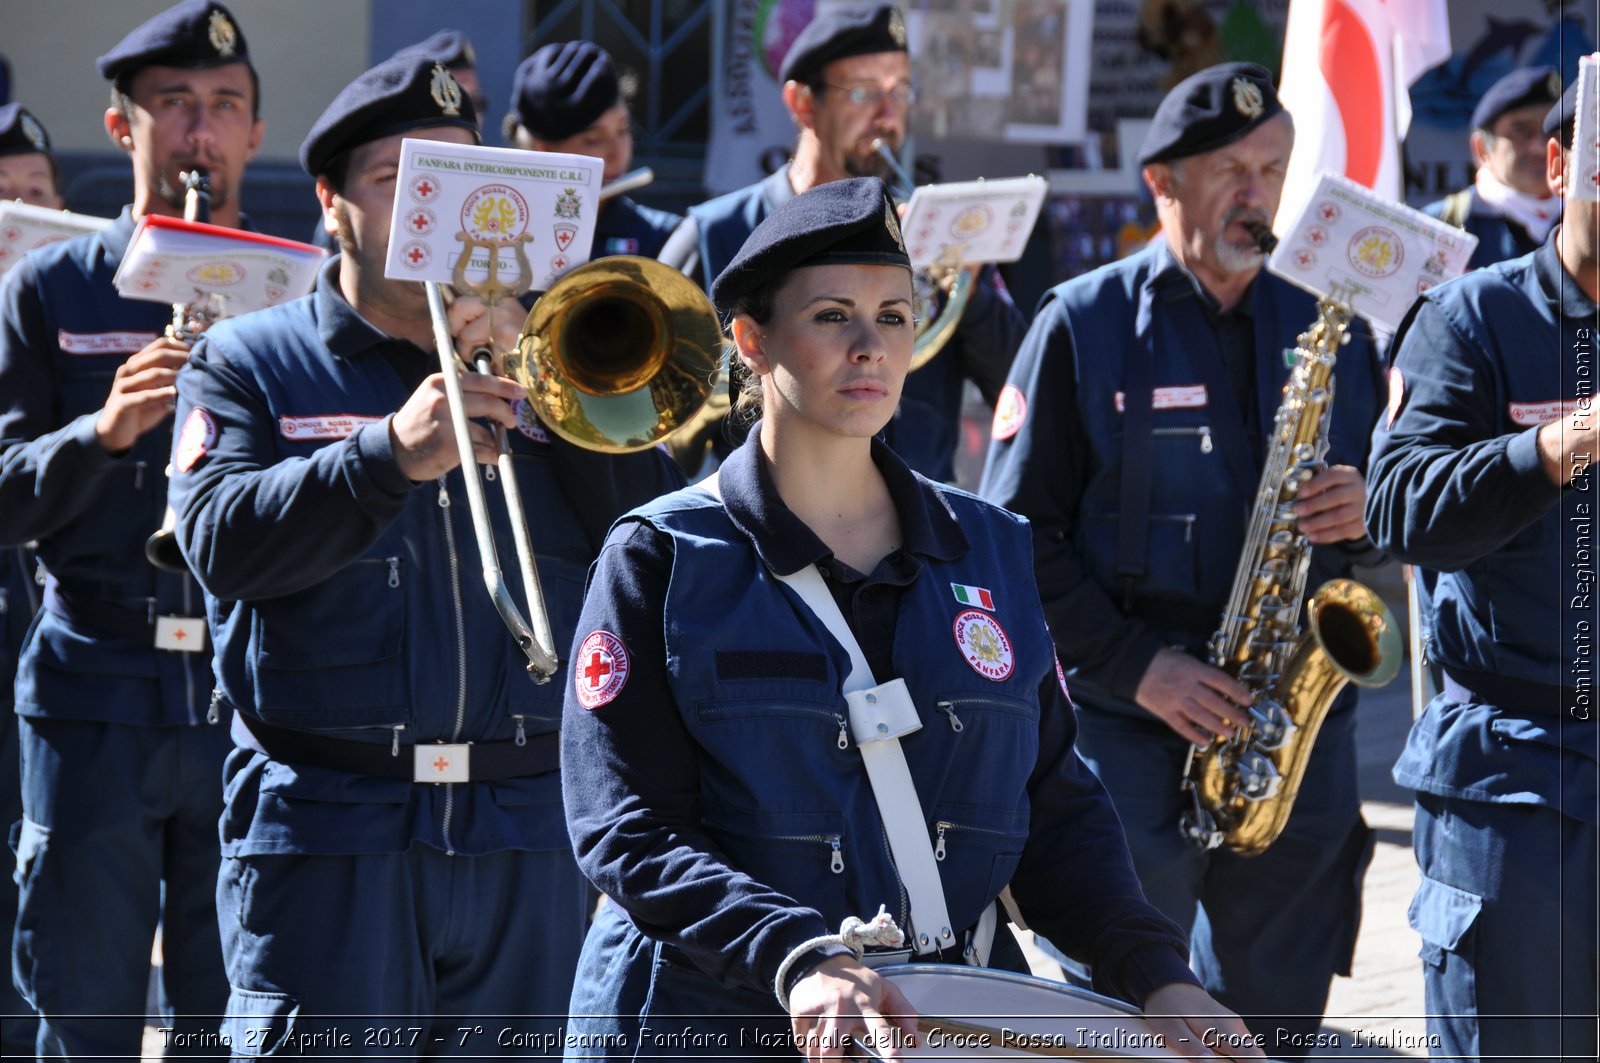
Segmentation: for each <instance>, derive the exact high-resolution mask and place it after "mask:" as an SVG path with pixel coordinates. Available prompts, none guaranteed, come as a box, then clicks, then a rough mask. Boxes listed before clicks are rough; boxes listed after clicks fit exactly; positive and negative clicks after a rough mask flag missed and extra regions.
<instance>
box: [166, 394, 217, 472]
mask: <svg viewBox="0 0 1600 1063" xmlns="http://www.w3.org/2000/svg"><path fill="white" fill-rule="evenodd" d="M216 445H217V422H216V421H215V420H214V419H213V418H212V416H211V415H210V414H209V413H207V412H206V411H205V410H202V409H201V408H200V407H198V406H196V407H195V408H194V409H192V410H190V411H189V416H188V417H187V418H186V419H185V420H184V422H183V428H182V430H181V431H179V433H178V447H177V450H176V451H175V452H174V453H173V456H172V465H173V468H175V469H177V470H178V471H179V472H188V471H189V470H190V469H192V468H194V467H195V465H197V464H198V463H199V461H200V459H201V458H203V457H205V456H206V455H207V454H208V453H210V451H211V448H212V447H214V446H216Z"/></svg>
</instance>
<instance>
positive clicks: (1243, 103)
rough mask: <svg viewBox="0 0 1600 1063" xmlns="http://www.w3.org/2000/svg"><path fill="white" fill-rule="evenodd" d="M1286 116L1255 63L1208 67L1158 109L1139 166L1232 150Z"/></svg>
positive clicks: (1182, 84)
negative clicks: (1265, 124)
mask: <svg viewBox="0 0 1600 1063" xmlns="http://www.w3.org/2000/svg"><path fill="white" fill-rule="evenodd" d="M1282 112H1283V104H1282V103H1280V102H1279V101H1278V93H1277V90H1276V89H1274V88H1273V87H1272V75H1271V74H1269V73H1268V72H1267V70H1266V68H1265V67H1261V66H1257V65H1256V64H1255V63H1221V64H1218V65H1217V66H1211V67H1207V68H1206V69H1204V70H1201V71H1199V72H1198V73H1194V74H1190V75H1189V76H1188V77H1186V78H1184V79H1183V80H1182V81H1180V82H1178V83H1177V84H1176V85H1174V86H1173V87H1172V91H1170V92H1168V93H1167V95H1166V97H1165V98H1163V99H1162V101H1161V103H1160V104H1159V105H1157V107H1156V113H1155V116H1154V117H1153V118H1152V119H1151V120H1150V129H1149V131H1148V132H1147V133H1146V134H1145V137H1144V144H1143V145H1142V146H1141V147H1140V148H1139V165H1140V166H1148V165H1150V164H1151V163H1153V162H1171V161H1173V160H1176V159H1186V158H1188V157H1190V156H1191V155H1202V154H1204V153H1205V152H1208V151H1215V150H1217V149H1218V148H1222V147H1227V146H1228V145H1229V144H1232V143H1235V142H1236V141H1240V140H1243V139H1244V138H1245V137H1247V136H1249V135H1250V134H1251V133H1253V132H1254V131H1255V130H1256V129H1257V128H1258V127H1259V126H1261V125H1262V124H1264V123H1266V122H1268V121H1270V120H1271V119H1272V118H1274V117H1276V116H1277V115H1279V114H1281V113H1282Z"/></svg>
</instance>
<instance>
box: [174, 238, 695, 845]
mask: <svg viewBox="0 0 1600 1063" xmlns="http://www.w3.org/2000/svg"><path fill="white" fill-rule="evenodd" d="M338 270H339V259H338V258H334V259H333V260H331V261H330V262H329V263H328V264H327V265H326V266H324V268H323V271H322V273H321V275H320V277H319V278H318V282H317V289H316V291H315V292H314V293H313V294H311V295H309V296H306V297H305V298H302V299H299V300H296V301H295V302H293V303H289V304H286V305H284V306H280V307H274V308H272V309H270V310H266V311H262V312H260V313H255V314H248V315H245V316H243V317H240V318H237V319H233V320H229V321H224V322H222V323H220V324H218V325H216V326H213V327H212V328H211V329H210V330H209V331H208V332H207V334H206V335H205V336H204V337H203V338H202V339H201V341H200V343H199V344H198V345H197V347H196V349H195V352H194V354H193V356H192V359H191V365H190V367H189V368H188V369H186V370H185V371H184V372H183V373H182V374H181V375H180V379H179V405H178V414H177V416H178V418H179V423H180V425H184V424H189V425H191V437H190V438H191V440H192V439H196V438H198V439H206V438H207V437H208V436H209V437H210V442H209V445H208V446H207V448H206V450H205V453H204V454H203V455H200V456H198V457H196V456H195V454H194V452H193V450H192V448H186V445H185V442H184V436H183V433H181V432H180V433H179V436H178V439H177V443H176V447H175V457H174V469H175V474H174V479H173V489H172V494H173V504H174V506H175V507H176V508H177V510H178V515H179V541H180V543H181V545H182V547H183V551H184V555H185V556H186V557H187V558H188V560H189V563H190V565H191V566H192V567H193V568H194V571H195V574H196V575H197V576H198V577H199V579H200V581H201V583H202V584H204V586H205V588H206V591H207V594H208V600H207V606H208V609H209V613H210V617H211V622H212V628H213V630H214V631H215V639H216V656H215V670H216V675H217V684H218V692H219V697H220V698H222V699H223V700H224V701H225V702H227V703H228V704H231V705H232V706H233V707H234V708H236V709H237V710H238V711H239V712H241V713H242V714H245V715H247V716H249V717H251V718H252V719H258V720H261V721H263V722H265V723H267V724H270V725H275V726H278V727H287V728H296V729H301V730H307V731H317V732H324V733H327V734H329V735H334V736H337V737H340V738H344V739H355V740H365V741H371V742H379V743H383V744H385V745H391V744H398V745H399V746H400V747H401V748H400V754H401V755H402V756H407V757H409V755H410V754H409V751H408V750H406V749H404V748H403V747H404V746H406V745H410V744H412V743H425V742H436V741H454V742H468V741H472V742H492V741H510V740H515V739H516V738H517V737H518V736H521V737H527V736H531V735H537V734H540V733H544V732H549V731H552V730H554V729H555V728H556V727H557V726H558V723H559V719H560V711H561V701H560V699H561V691H560V679H559V677H557V678H556V679H554V680H552V681H551V682H549V683H547V684H544V685H542V686H540V685H536V684H534V683H533V682H532V681H530V679H529V678H528V677H527V675H526V674H525V671H524V658H523V656H522V653H521V651H520V650H518V649H517V648H516V645H515V643H514V642H513V640H512V638H511V635H510V634H509V632H507V630H506V629H505V627H504V625H503V624H502V623H501V621H500V619H499V616H498V614H497V613H495V611H494V608H493V606H492V604H491V603H490V601H489V597H488V594H487V593H486V591H485V589H484V586H483V581H482V578H481V576H480V575H479V559H478V557H477V556H476V555H477V551H476V548H475V544H474V539H473V532H472V528H471V522H470V516H469V513H468V510H467V505H466V491H465V486H464V483H463V479H462V473H461V470H459V469H457V470H455V471H453V472H451V473H450V474H449V475H447V476H444V477H441V478H439V479H438V480H436V481H432V482H428V483H422V484H413V483H412V482H411V481H409V480H408V479H406V477H405V475H404V474H403V473H401V471H400V467H399V465H398V463H397V461H396V458H395V455H394V453H393V451H392V449H391V447H390V436H389V420H390V416H391V415H392V414H393V412H394V411H395V410H398V409H399V408H400V407H401V406H402V405H403V404H404V402H405V400H406V399H407V398H408V397H409V396H410V395H411V393H412V392H413V391H414V390H415V389H416V387H417V386H418V385H419V384H420V383H421V382H422V380H423V379H424V377H426V376H427V375H428V374H429V373H431V372H436V371H437V369H438V361H437V358H436V357H435V356H434V355H433V354H431V353H425V352H423V351H421V350H419V349H418V348H416V347H415V346H413V345H412V344H410V343H409V342H406V341H402V340H396V339H393V338H391V337H388V336H386V335H384V334H383V333H381V332H379V331H378V330H377V329H375V328H374V327H373V326H372V325H370V324H369V323H368V322H367V321H366V320H365V319H363V318H362V317H361V316H360V315H359V314H357V313H356V312H355V311H354V310H353V309H352V308H351V307H350V304H349V303H347V302H346V301H345V299H344V297H343V296H342V295H341V294H340V291H339V286H338ZM519 411H520V413H521V415H522V416H521V419H522V422H523V423H522V430H521V431H518V432H512V433H510V437H511V440H512V444H513V448H514V451H515V455H516V463H517V466H518V475H519V478H520V480H521V486H522V490H523V492H524V493H525V501H526V504H527V508H528V514H529V526H530V531H531V533H532V536H533V543H534V547H535V551H536V553H537V554H538V557H539V570H540V575H541V577H542V580H543V583H544V593H545V597H546V601H547V604H548V606H549V612H550V619H551V626H552V627H553V629H554V631H555V634H556V638H557V639H558V642H557V646H558V648H559V647H563V646H565V643H566V639H567V638H568V637H570V633H571V631H572V628H573V624H574V622H575V621H576V618H577V612H578V606H579V601H580V595H581V589H582V580H583V575H584V571H585V569H586V568H587V566H588V564H589V562H590V561H591V560H592V559H593V557H594V555H595V553H596V551H597V550H598V549H599V544H600V542H601V540H602V537H603V535H604V532H605V528H606V527H607V526H608V525H609V523H610V522H611V521H612V520H614V519H615V518H616V517H617V516H618V515H619V514H621V513H622V512H624V511H626V510H627V509H628V508H629V507H631V506H633V505H636V504H638V503H640V502H643V501H645V500H647V499H650V498H653V497H655V496H656V495H657V494H659V493H661V492H663V491H666V490H671V489H672V488H674V487H676V486H678V485H679V484H681V483H682V477H681V475H680V474H679V473H678V472H677V470H676V467H675V466H673V465H672V463H671V461H670V459H668V458H667V457H666V456H665V454H664V453H662V452H661V451H660V450H658V449H652V450H649V451H645V452H643V453H641V454H633V455H627V456H610V455H600V454H594V453H591V452H588V451H583V450H579V449H578V448H575V447H571V446H569V445H567V444H564V443H562V442H561V441H559V440H557V439H554V438H553V437H546V436H545V434H544V432H543V430H542V428H541V427H540V426H539V424H538V422H537V420H536V419H535V418H533V417H532V416H531V414H529V413H528V412H527V410H526V404H525V403H522V404H520V405H519ZM194 425H199V426H200V427H193V426H194ZM208 427H209V431H207V428H208ZM495 495H498V492H493V493H492V495H491V506H490V508H491V510H492V511H493V512H494V513H495V514H496V518H495V526H496V527H495V530H496V539H497V542H498V543H499V544H500V551H501V557H502V563H503V566H504V567H505V569H506V571H507V572H508V575H509V579H510V581H511V583H512V586H513V589H514V591H515V592H516V594H517V596H518V597H519V598H520V580H519V579H518V578H517V577H516V575H515V570H516V565H515V561H514V554H513V553H512V551H511V548H510V543H511V536H510V530H509V523H508V521H507V520H506V517H505V513H504V506H502V505H500V504H499V500H498V498H496V497H494V496H495ZM227 774H228V800H229V803H228V810H227V813H226V814H225V816H224V820H223V829H222V834H223V851H224V854H225V855H230V856H238V855H250V854H253V853H260V852H335V853H360V852H399V851H403V850H404V849H405V848H406V847H407V846H408V845H409V844H410V842H411V841H412V840H413V839H415V840H421V841H423V842H426V843H427V844H430V845H433V846H435V847H437V848H441V849H445V850H448V851H455V852H462V853H469V854H470V853H482V852H488V851H493V850H497V849H530V850H539V849H549V848H555V847H559V846H560V845H562V844H563V842H564V839H563V838H562V834H561V829H560V824H561V816H560V810H559V806H558V801H559V793H558V784H557V779H556V776H555V774H554V773H547V774H545V775H542V776H533V777H525V778H517V779H505V780H501V781H498V782H491V783H472V784H465V785H447V786H425V785H416V784H413V783H411V782H408V781H403V780H391V779H378V778H371V777H361V776H355V775H349V774H345V773H339V772H332V771H326V770H321V769H316V768H304V769H296V768H294V767H292V766H290V765H287V764H283V763H280V762H276V761H268V760H267V759H266V758H265V757H262V756H260V755H259V754H256V753H253V752H251V751H249V750H240V751H239V752H236V753H235V754H234V755H233V756H232V757H231V758H230V760H229V764H228V769H227Z"/></svg>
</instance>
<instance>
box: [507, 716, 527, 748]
mask: <svg viewBox="0 0 1600 1063" xmlns="http://www.w3.org/2000/svg"><path fill="white" fill-rule="evenodd" d="M511 718H512V719H513V720H516V721H517V745H519V746H525V745H527V744H528V732H527V729H526V728H524V727H523V726H522V717H521V716H513V717H511Z"/></svg>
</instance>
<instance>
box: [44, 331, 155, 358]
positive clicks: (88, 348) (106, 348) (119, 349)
mask: <svg viewBox="0 0 1600 1063" xmlns="http://www.w3.org/2000/svg"><path fill="white" fill-rule="evenodd" d="M155 341H156V334H155V333H154V332H68V331H67V330H66V329H62V330H60V331H59V332H57V333H56V346H58V347H60V348H61V349H62V350H63V351H65V352H66V353H67V354H133V353H134V352H136V351H142V350H144V349H145V348H146V347H148V346H149V345H150V344H152V343H154V342H155Z"/></svg>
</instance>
